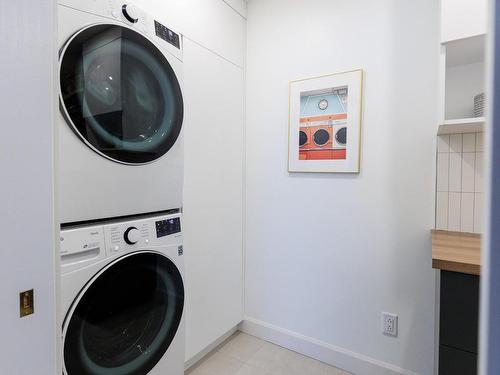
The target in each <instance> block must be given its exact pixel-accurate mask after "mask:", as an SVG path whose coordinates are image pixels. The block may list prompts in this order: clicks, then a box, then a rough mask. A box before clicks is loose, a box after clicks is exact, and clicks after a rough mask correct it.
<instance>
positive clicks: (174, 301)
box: [63, 252, 184, 375]
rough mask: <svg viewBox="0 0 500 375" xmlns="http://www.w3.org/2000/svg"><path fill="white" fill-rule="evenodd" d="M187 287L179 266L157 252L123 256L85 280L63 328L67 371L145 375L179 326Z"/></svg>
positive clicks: (84, 374) (74, 374)
mask: <svg viewBox="0 0 500 375" xmlns="http://www.w3.org/2000/svg"><path fill="white" fill-rule="evenodd" d="M183 307H184V286H183V282H182V277H181V275H180V273H179V271H178V269H177V267H176V266H175V265H174V263H172V261H170V260H169V259H168V258H166V257H165V256H163V255H161V254H158V253H151V252H140V253H133V254H132V255H127V256H125V257H122V258H120V259H118V260H117V261H115V262H114V263H112V264H111V265H110V266H108V267H107V268H105V269H104V270H103V271H101V272H100V273H99V274H98V275H96V276H95V277H94V278H93V279H92V280H91V281H90V282H89V284H87V286H86V288H85V289H84V290H83V291H82V293H81V294H80V295H79V297H78V298H77V300H76V301H75V303H74V304H73V306H72V308H71V310H70V312H69V314H68V316H67V317H66V320H65V326H64V343H63V346H64V348H63V350H64V353H63V355H64V368H65V373H66V374H68V375H80V374H81V375H88V374H92V375H143V374H144V375H145V374H147V373H148V372H149V371H150V370H151V369H152V368H153V367H154V366H155V365H156V364H157V363H158V361H159V360H160V359H161V358H162V356H163V355H164V354H165V352H166V351H167V349H168V347H169V346H170V344H171V343H172V340H173V339H174V336H175V334H176V332H177V329H178V327H179V324H180V321H181V317H182V311H183Z"/></svg>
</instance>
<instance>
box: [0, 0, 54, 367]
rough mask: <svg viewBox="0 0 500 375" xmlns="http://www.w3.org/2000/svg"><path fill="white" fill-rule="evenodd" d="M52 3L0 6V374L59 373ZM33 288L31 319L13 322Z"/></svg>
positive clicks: (26, 0)
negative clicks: (21, 299) (24, 296)
mask: <svg viewBox="0 0 500 375" xmlns="http://www.w3.org/2000/svg"><path fill="white" fill-rule="evenodd" d="M55 30H56V18H55V4H54V2H53V1H40V2H38V1H36V2H34V1H31V0H19V1H1V2H0V32H1V35H2V38H1V41H0V46H1V48H0V49H1V51H2V58H1V59H0V71H1V72H2V79H1V80H0V96H1V102H2V106H1V108H2V125H1V127H2V136H1V137H0V170H1V171H2V177H1V184H0V207H1V215H0V228H1V229H0V234H1V236H2V244H1V251H0V253H1V255H2V261H1V262H0V275H1V279H2V282H1V283H0V322H1V323H0V327H1V337H2V344H1V345H0V346H1V355H0V373H1V374H15V375H32V374H60V373H61V369H60V366H59V364H58V361H57V358H58V353H59V350H58V338H59V333H60V330H59V327H60V325H59V324H58V323H56V316H57V315H56V311H57V310H56V308H57V304H56V283H57V282H56V280H57V278H56V270H57V267H56V259H57V257H56V254H58V252H57V251H56V241H55V238H56V225H55V222H54V181H53V178H54V155H53V150H54V131H53V123H54V112H55V110H56V108H57V107H56V100H55V95H54V93H55V89H54V85H55V82H56V76H55V74H54V72H55V62H56V61H57V60H56V58H57V54H56V48H55V41H56V34H55ZM29 289H34V294H35V313H34V314H33V315H30V316H27V317H24V318H20V317H19V293H20V292H21V291H25V290H29Z"/></svg>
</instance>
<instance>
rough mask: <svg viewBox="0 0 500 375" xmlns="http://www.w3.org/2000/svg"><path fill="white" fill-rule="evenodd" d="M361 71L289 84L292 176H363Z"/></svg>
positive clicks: (289, 147) (290, 167)
mask: <svg viewBox="0 0 500 375" xmlns="http://www.w3.org/2000/svg"><path fill="white" fill-rule="evenodd" d="M362 97H363V71H362V70H353V71H349V72H344V73H337V74H330V75H325V76H321V77H315V78H309V79H302V80H297V81H292V82H290V124H289V127H290V130H289V141H288V171H289V172H329V173H359V169H360V153H361V111H362Z"/></svg>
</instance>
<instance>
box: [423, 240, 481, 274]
mask: <svg viewBox="0 0 500 375" xmlns="http://www.w3.org/2000/svg"><path fill="white" fill-rule="evenodd" d="M432 267H433V268H437V269H440V270H444V271H453V272H461V273H468V274H471V275H479V274H481V235H479V234H472V233H460V232H448V231H442V230H432Z"/></svg>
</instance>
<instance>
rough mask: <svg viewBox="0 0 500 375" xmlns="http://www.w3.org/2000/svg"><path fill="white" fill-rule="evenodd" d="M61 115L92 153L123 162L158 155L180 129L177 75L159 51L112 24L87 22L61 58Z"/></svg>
mask: <svg viewBox="0 0 500 375" xmlns="http://www.w3.org/2000/svg"><path fill="white" fill-rule="evenodd" d="M60 69H61V71H60V89H61V105H62V111H63V115H64V116H65V118H66V121H67V122H68V124H69V125H70V126H71V127H72V129H73V130H74V131H75V133H76V134H77V135H78V136H79V137H80V138H81V139H82V140H83V141H84V142H85V143H86V144H87V145H88V146H89V147H91V148H92V149H93V150H94V151H96V152H98V153H99V154H101V155H103V156H105V157H107V158H109V159H111V160H114V161H117V162H121V163H126V164H143V163H148V162H151V161H153V160H156V159H158V158H159V157H161V156H162V155H164V154H165V153H166V152H168V150H170V148H171V147H172V146H173V145H174V143H175V141H176V140H177V137H178V136H179V133H180V131H181V127H182V120H183V100H182V93H181V89H180V86H179V82H178V80H177V77H176V75H175V73H174V71H173V69H172V67H171V65H170V64H169V62H168V61H167V59H166V58H165V56H164V55H163V54H162V53H161V52H160V50H159V49H158V48H157V47H156V46H155V45H154V44H153V43H151V42H150V41H149V40H148V39H147V38H145V37H143V36H142V35H141V34H139V33H137V32H135V31H133V30H131V29H129V28H126V27H122V26H117V25H94V26H89V27H87V28H85V29H83V30H81V31H80V32H78V33H77V34H76V35H75V36H73V37H72V38H71V39H70V41H69V42H68V44H67V46H66V47H65V49H64V50H63V52H62V56H61V68H60Z"/></svg>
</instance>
